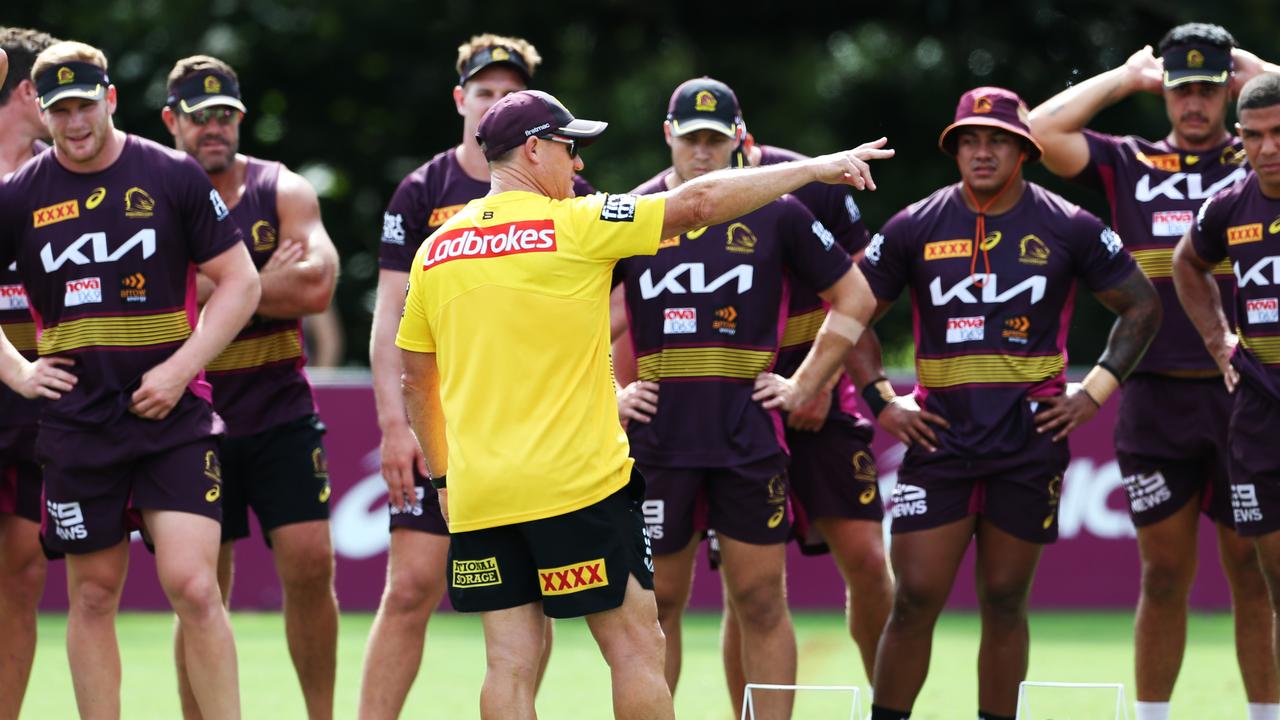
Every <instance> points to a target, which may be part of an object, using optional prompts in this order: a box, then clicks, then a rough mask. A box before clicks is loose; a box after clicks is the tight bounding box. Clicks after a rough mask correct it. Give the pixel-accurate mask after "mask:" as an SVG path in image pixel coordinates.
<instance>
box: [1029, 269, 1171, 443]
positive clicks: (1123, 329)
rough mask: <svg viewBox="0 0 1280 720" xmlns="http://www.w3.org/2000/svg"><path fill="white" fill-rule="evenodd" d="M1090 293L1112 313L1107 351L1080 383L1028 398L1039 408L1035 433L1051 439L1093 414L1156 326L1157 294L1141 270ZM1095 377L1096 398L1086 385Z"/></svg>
mask: <svg viewBox="0 0 1280 720" xmlns="http://www.w3.org/2000/svg"><path fill="white" fill-rule="evenodd" d="M1094 297H1096V298H1098V302H1101V303H1102V304H1103V305H1104V306H1106V308H1107V309H1108V310H1110V311H1111V312H1113V313H1115V314H1116V315H1117V317H1116V322H1115V325H1113V326H1112V327H1111V336H1110V337H1108V338H1107V349H1106V350H1104V351H1103V353H1102V357H1100V358H1098V364H1097V366H1095V367H1094V369H1093V371H1092V372H1090V373H1089V377H1087V378H1085V381H1084V382H1083V383H1071V384H1069V385H1068V386H1067V390H1066V392H1064V393H1063V394H1062V395H1059V396H1057V397H1048V398H1035V399H1034V400H1032V401H1033V402H1037V403H1039V404H1040V405H1041V406H1042V407H1043V409H1042V410H1041V411H1040V412H1038V413H1037V414H1036V432H1042V433H1043V432H1050V431H1055V430H1056V431H1057V432H1056V433H1055V434H1054V436H1053V440H1054V442H1058V441H1060V440H1063V439H1064V438H1066V437H1067V435H1068V434H1070V433H1071V431H1072V430H1075V429H1076V428H1077V427H1080V426H1081V425H1083V424H1084V423H1086V422H1088V421H1089V420H1090V419H1092V418H1093V416H1094V414H1096V413H1097V412H1098V408H1099V407H1101V405H1102V403H1103V402H1105V401H1106V395H1107V394H1109V393H1110V391H1111V390H1114V389H1115V387H1116V386H1118V385H1119V383H1120V382H1122V381H1123V380H1124V379H1125V378H1126V377H1128V376H1129V373H1131V372H1133V369H1134V368H1135V367H1137V366H1138V361H1140V360H1141V359H1142V355H1143V353H1145V352H1146V351H1147V346H1148V345H1150V344H1151V341H1152V340H1154V339H1155V336H1156V333H1157V332H1158V331H1159V330H1160V321H1161V319H1162V310H1161V307H1160V296H1159V295H1157V294H1156V289H1155V287H1153V286H1152V285H1151V281H1150V280H1148V279H1147V276H1146V275H1144V274H1143V273H1142V271H1141V270H1139V269H1137V268H1134V270H1133V272H1132V273H1130V274H1129V277H1128V278H1126V279H1125V280H1124V281H1123V282H1121V283H1120V284H1119V285H1116V286H1115V287H1112V288H1109V289H1107V290H1103V291H1100V292H1096V293H1094ZM1095 378H1101V380H1098V381H1097V383H1096V387H1101V388H1102V389H1103V390H1104V392H1103V393H1102V394H1101V396H1099V392H1098V390H1097V389H1095V388H1094V387H1091V382H1092V381H1093V379H1095Z"/></svg>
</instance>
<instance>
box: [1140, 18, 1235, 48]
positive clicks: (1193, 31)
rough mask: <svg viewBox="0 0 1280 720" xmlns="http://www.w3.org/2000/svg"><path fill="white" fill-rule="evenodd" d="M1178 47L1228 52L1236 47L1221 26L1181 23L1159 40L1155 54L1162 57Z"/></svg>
mask: <svg viewBox="0 0 1280 720" xmlns="http://www.w3.org/2000/svg"><path fill="white" fill-rule="evenodd" d="M1178 45H1209V46H1211V47H1216V48H1222V49H1223V50H1230V49H1231V48H1233V47H1235V46H1236V39H1235V38H1234V37H1232V36H1231V33H1229V32H1227V29H1226V28H1224V27H1222V26H1221V25H1212V24H1210V23H1183V24H1181V25H1179V26H1178V27H1176V28H1174V29H1172V30H1170V31H1169V32H1167V33H1165V34H1164V37H1162V38H1160V48H1159V50H1157V51H1156V52H1157V54H1159V55H1163V54H1164V51H1165V50H1168V49H1169V48H1171V47H1176V46H1178Z"/></svg>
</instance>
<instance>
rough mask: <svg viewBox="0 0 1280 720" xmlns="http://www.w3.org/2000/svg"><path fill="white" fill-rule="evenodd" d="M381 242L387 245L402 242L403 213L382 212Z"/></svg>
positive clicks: (400, 243) (401, 243)
mask: <svg viewBox="0 0 1280 720" xmlns="http://www.w3.org/2000/svg"><path fill="white" fill-rule="evenodd" d="M382 242H384V243H386V244H388V245H403V244H404V215H402V214H401V213H382Z"/></svg>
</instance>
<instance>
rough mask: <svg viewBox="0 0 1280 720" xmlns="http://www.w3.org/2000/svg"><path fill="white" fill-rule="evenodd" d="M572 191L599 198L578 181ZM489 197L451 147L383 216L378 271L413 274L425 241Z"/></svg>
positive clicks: (410, 178)
mask: <svg viewBox="0 0 1280 720" xmlns="http://www.w3.org/2000/svg"><path fill="white" fill-rule="evenodd" d="M573 189H574V193H575V194H576V195H577V196H578V197H582V196H583V195H590V194H592V193H594V192H595V190H594V189H593V188H592V187H591V185H589V184H588V183H587V181H586V180H583V179H582V178H581V177H580V176H577V175H575V176H574V178H573ZM488 194H489V183H488V182H487V181H484V180H476V179H475V178H473V177H471V176H470V175H468V174H467V172H466V171H465V170H463V169H462V165H460V164H458V148H456V147H451V148H449V149H448V150H445V151H444V152H442V153H440V154H438V155H436V156H435V157H433V158H431V160H429V161H427V162H426V163H425V164H424V165H422V166H421V167H419V168H418V169H417V170H414V171H413V172H411V173H409V174H408V175H406V176H405V177H404V179H403V180H401V181H400V185H399V187H397V188H396V192H395V194H394V195H392V196H391V202H390V203H389V204H388V205H387V211H386V212H385V213H383V214H382V243H381V244H380V245H379V248H378V266H379V267H381V268H382V269H384V270H395V271H398V272H404V273H407V272H409V270H410V269H411V267H412V266H413V256H414V254H415V253H417V252H418V246H419V245H421V244H422V241H423V240H426V239H427V237H428V236H429V235H431V233H433V232H435V231H436V229H437V228H439V227H440V226H441V225H443V224H444V222H445V221H446V220H448V219H449V218H451V217H453V216H454V214H455V213H457V212H458V211H459V210H461V209H462V206H463V205H466V204H467V203H469V202H471V201H472V200H475V199H476V198H479V197H484V196H485V195H488Z"/></svg>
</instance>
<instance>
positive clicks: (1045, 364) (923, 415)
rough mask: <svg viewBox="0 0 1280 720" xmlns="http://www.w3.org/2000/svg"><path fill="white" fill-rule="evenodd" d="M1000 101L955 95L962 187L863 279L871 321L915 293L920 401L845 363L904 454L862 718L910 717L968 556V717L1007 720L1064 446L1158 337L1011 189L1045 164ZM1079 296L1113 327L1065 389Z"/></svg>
mask: <svg viewBox="0 0 1280 720" xmlns="http://www.w3.org/2000/svg"><path fill="white" fill-rule="evenodd" d="M1026 112H1027V111H1026V106H1025V105H1023V103H1022V101H1021V100H1020V99H1019V98H1018V96H1017V95H1016V94H1014V93H1013V92H1010V91H1008V90H1005V89H1003V88H994V87H982V88H975V89H974V90H970V91H969V92H967V93H965V94H964V95H962V96H961V98H960V102H959V104H958V105H957V107H956V114H955V122H953V123H952V124H951V125H950V126H948V127H947V128H946V129H945V130H944V131H943V132H942V135H941V137H940V138H939V140H938V144H939V147H941V148H942V150H943V151H944V152H946V153H947V154H948V155H951V156H953V157H955V159H956V164H957V165H958V167H959V171H960V178H961V181H960V182H959V183H957V184H955V185H950V186H947V187H945V188H942V189H941V190H938V191H937V192H935V193H933V194H932V195H930V196H929V197H927V198H925V199H923V200H920V201H918V202H916V203H914V204H912V205H910V206H908V207H907V208H906V209H905V210H903V211H901V212H899V213H898V214H897V215H894V216H893V218H892V219H890V220H889V222H888V223H887V224H886V225H885V226H884V229H883V230H882V231H881V232H880V233H879V234H877V235H876V236H875V237H874V238H872V240H871V244H870V245H869V246H868V247H867V251H866V255H865V257H864V259H863V260H862V263H861V265H862V268H863V272H864V273H865V274H866V277H867V281H868V283H870V285H871V289H872V291H873V292H874V293H875V296H876V299H877V308H876V311H877V312H876V316H877V317H880V316H882V315H883V314H884V313H885V312H887V311H888V309H889V307H890V305H891V304H892V302H893V301H894V300H895V299H896V298H897V297H898V295H899V294H901V293H902V291H903V290H904V289H908V288H909V289H910V290H911V296H912V301H913V302H912V305H913V310H914V313H913V319H914V326H915V327H914V331H915V337H916V382H917V387H916V391H915V392H914V393H913V394H912V395H909V396H904V397H895V395H894V392H893V388H892V386H891V385H890V384H889V381H888V380H887V379H885V377H884V371H883V368H882V366H881V361H880V357H879V354H878V353H875V352H866V351H867V350H868V349H869V348H870V347H871V346H869V345H865V344H864V345H862V346H860V347H859V348H858V349H857V350H855V352H854V358H853V359H852V362H853V364H854V365H856V366H857V367H856V369H855V374H856V377H855V380H856V381H857V382H858V385H859V386H860V387H862V388H863V397H864V398H866V400H867V402H868V404H869V405H870V406H871V408H872V410H873V411H875V413H876V419H877V421H878V422H879V423H880V424H881V426H882V427H884V428H885V429H886V430H888V431H889V432H891V433H892V434H893V435H894V436H896V437H898V438H899V439H901V440H903V441H904V442H906V443H907V444H908V445H909V446H910V447H909V448H908V450H907V455H906V457H905V459H904V460H903V464H902V468H901V469H900V470H899V471H898V484H897V487H896V488H895V489H894V494H893V503H892V514H893V526H892V531H893V534H894V537H893V543H892V546H891V549H890V558H891V560H892V563H893V569H894V573H895V577H896V583H897V585H896V588H895V593H894V605H893V611H892V613H891V614H890V616H889V622H888V625H886V626H885V630H884V635H883V636H882V637H881V639H880V650H879V653H878V655H877V656H876V666H875V706H874V707H873V710H872V717H873V718H874V719H875V720H900V719H901V718H907V717H910V714H911V707H912V705H913V704H914V703H915V700H916V696H917V695H918V693H919V692H920V688H921V686H922V685H923V684H924V680H925V675H926V673H927V672H928V668H929V655H930V645H931V642H932V635H933V627H934V624H935V622H936V621H937V618H938V615H939V614H940V613H941V612H942V609H943V605H944V604H945V603H946V600H947V596H948V595H949V594H950V592H951V586H952V584H953V582H954V580H955V574H956V571H957V569H958V568H959V565H960V561H961V559H962V558H963V557H964V554H965V550H966V549H967V548H968V547H969V544H970V543H971V542H976V544H977V557H978V563H977V567H978V577H977V587H978V602H979V607H980V609H981V616H982V641H981V645H980V647H979V651H978V708H979V712H978V717H979V718H982V719H983V720H1005V719H1006V718H1012V717H1013V716H1014V711H1015V707H1014V705H1015V702H1016V697H1017V693H1018V683H1019V682H1020V681H1021V680H1022V679H1023V678H1024V677H1025V676H1026V671H1027V656H1028V648H1029V637H1028V632H1027V595H1028V593H1029V592H1030V590H1031V582H1032V579H1033V577H1034V575H1035V569H1036V564H1037V562H1038V561H1039V558H1040V551H1041V548H1042V547H1043V546H1044V545H1045V544H1046V543H1050V542H1053V541H1054V540H1055V539H1056V538H1057V534H1058V502H1059V499H1060V497H1061V490H1062V476H1063V473H1064V472H1065V471H1066V469H1067V463H1068V460H1069V451H1068V448H1067V443H1066V442H1065V441H1066V438H1067V435H1068V434H1069V433H1070V432H1071V431H1072V430H1074V429H1075V428H1076V427H1078V426H1079V425H1081V424H1082V423H1084V422H1087V421H1088V420H1089V419H1090V418H1092V417H1093V416H1094V414H1095V413H1096V412H1097V411H1098V408H1099V406H1101V405H1102V403H1104V402H1106V400H1107V396H1108V395H1110V394H1111V392H1112V391H1114V390H1115V389H1116V388H1117V387H1118V386H1119V384H1120V382H1121V381H1122V380H1123V379H1124V377H1125V376H1126V375H1128V373H1129V372H1130V371H1131V370H1132V369H1133V367H1134V366H1135V365H1136V364H1137V363H1138V360H1139V359H1140V358H1141V357H1142V352H1143V350H1145V349H1146V347H1147V344H1148V343H1149V342H1151V338H1152V336H1153V335H1154V334H1155V332H1156V329H1157V327H1158V326H1159V322H1160V304H1159V299H1158V298H1157V297H1156V294H1155V290H1154V289H1153V288H1152V287H1151V283H1150V281H1148V280H1147V279H1146V277H1145V276H1144V275H1143V274H1142V273H1141V272H1139V271H1138V268H1137V266H1136V265H1135V264H1134V262H1133V260H1132V259H1131V258H1130V257H1129V255H1128V254H1127V253H1126V252H1125V251H1124V248H1123V247H1122V245H1121V242H1120V238H1119V237H1118V236H1117V235H1116V234H1115V233H1114V232H1112V231H1111V229H1109V228H1107V227H1106V226H1105V225H1104V224H1103V223H1102V222H1101V221H1100V220H1098V219H1097V218H1096V217H1094V216H1092V215H1090V214H1089V213H1087V212H1085V211H1083V210H1081V209H1080V208H1079V207H1077V206H1075V205H1072V204H1070V203H1068V202H1067V201H1065V200H1063V199H1062V198H1060V197H1058V196H1057V195H1054V194H1052V193H1050V192H1048V191H1046V190H1044V189H1043V188H1041V187H1039V186H1038V185H1034V184H1031V183H1028V182H1026V181H1025V180H1024V179H1023V177H1022V166H1023V164H1024V163H1025V162H1034V161H1035V160H1036V159H1038V158H1039V157H1040V148H1039V146H1038V145H1036V143H1035V141H1034V140H1032V139H1031V134H1030V131H1029V130H1028V129H1027V126H1026V123H1025V118H1026ZM1077 281H1083V282H1084V284H1085V285H1086V286H1087V287H1088V288H1089V289H1090V290H1091V291H1092V292H1093V293H1094V296H1095V297H1097V298H1098V300H1099V301H1100V302H1102V304H1103V305H1105V306H1106V307H1107V308H1109V309H1110V310H1111V311H1112V312H1114V313H1116V315H1118V316H1119V317H1118V319H1117V320H1116V324H1115V327H1114V328H1113V329H1112V331H1111V337H1110V339H1109V341H1108V343H1107V349H1106V351H1105V352H1104V353H1103V355H1102V358H1101V359H1100V360H1099V361H1098V364H1097V365H1096V366H1095V367H1094V369H1093V370H1092V371H1090V373H1089V375H1088V377H1086V378H1085V380H1084V383H1083V384H1082V385H1081V384H1075V383H1067V382H1066V378H1065V370H1066V336H1067V329H1068V327H1069V326H1070V320H1071V310H1072V307H1073V302H1074V294H1075V290H1076V283H1077Z"/></svg>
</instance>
